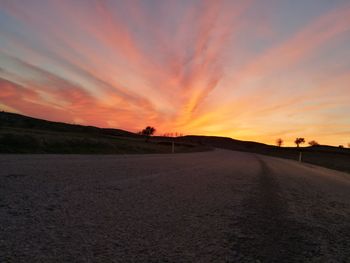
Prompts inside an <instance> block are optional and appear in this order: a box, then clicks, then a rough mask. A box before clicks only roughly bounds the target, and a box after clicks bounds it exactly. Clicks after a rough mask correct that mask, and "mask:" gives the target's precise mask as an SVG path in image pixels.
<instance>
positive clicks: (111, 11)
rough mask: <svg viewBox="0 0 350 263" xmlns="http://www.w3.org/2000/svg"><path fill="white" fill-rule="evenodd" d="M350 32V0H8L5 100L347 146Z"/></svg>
mask: <svg viewBox="0 0 350 263" xmlns="http://www.w3.org/2000/svg"><path fill="white" fill-rule="evenodd" d="M349 43H350V3H349V1H347V0H334V1H326V0H309V1H304V0H282V1H276V0H267V1H253V0H252V1H238V0H237V1H234V0H226V1H225V0H221V1H220V0H219V1H212V0H207V1H205V0H193V1H189V0H165V1H163V0H130V1H124V0H120V1H111V0H110V1H108V0H76V1H69V0H48V1H42V0H27V1H22V0H2V1H0V109H3V110H6V111H11V112H18V113H22V114H25V115H29V116H33V117H38V118H44V119H49V120H54V121H64V122H69V123H80V124H86V125H95V126H102V127H114V128H121V129H125V130H130V131H138V130H140V129H142V128H144V127H145V126H147V125H152V126H154V127H156V128H157V133H158V134H163V133H169V132H174V133H175V132H177V133H182V134H201V135H217V136H228V137H233V138H236V139H241V140H251V141H259V142H264V143H269V144H275V141H276V139H277V138H282V139H284V140H285V144H286V145H292V144H293V141H294V139H295V138H296V137H305V138H306V140H307V141H309V140H316V141H318V142H319V143H321V144H328V145H339V144H343V145H346V144H347V143H349V142H350V45H349Z"/></svg>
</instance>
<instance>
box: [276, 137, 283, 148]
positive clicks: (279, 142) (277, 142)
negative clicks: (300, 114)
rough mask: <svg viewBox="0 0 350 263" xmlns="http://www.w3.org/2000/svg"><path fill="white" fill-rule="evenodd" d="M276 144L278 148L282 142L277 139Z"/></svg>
mask: <svg viewBox="0 0 350 263" xmlns="http://www.w3.org/2000/svg"><path fill="white" fill-rule="evenodd" d="M276 144H277V146H278V147H281V146H282V145H283V140H282V139H281V138H278V139H277V140H276Z"/></svg>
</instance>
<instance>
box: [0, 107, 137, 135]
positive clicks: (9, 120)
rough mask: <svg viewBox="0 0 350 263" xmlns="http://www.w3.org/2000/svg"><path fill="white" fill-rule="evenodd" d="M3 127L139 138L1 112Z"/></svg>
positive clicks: (111, 131) (95, 128)
mask: <svg viewBox="0 0 350 263" xmlns="http://www.w3.org/2000/svg"><path fill="white" fill-rule="evenodd" d="M1 126H2V127H11V128H21V129H33V130H45V131H55V132H73V133H90V134H96V135H97V134H101V135H112V136H125V137H138V135H137V134H135V133H132V132H129V131H125V130H121V129H111V128H98V127H95V126H84V125H79V124H69V123H63V122H55V121H48V120H43V119H38V118H33V117H29V116H25V115H21V114H17V113H11V112H0V127H1Z"/></svg>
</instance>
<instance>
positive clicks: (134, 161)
mask: <svg viewBox="0 0 350 263" xmlns="http://www.w3.org/2000/svg"><path fill="white" fill-rule="evenodd" d="M0 168H1V169H0V262H350V245H349V241H350V175H349V174H345V173H341V172H336V171H333V170H329V169H325V168H321V167H317V166H313V165H309V164H299V163H297V162H294V161H290V160H283V159H278V158H272V157H266V156H261V155H256V154H251V153H242V152H234V151H225V150H215V151H213V152H203V153H191V154H175V155H125V156H115V155H107V156H106V155H98V156H96V155H95V156H94V155H0Z"/></svg>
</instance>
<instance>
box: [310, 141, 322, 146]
mask: <svg viewBox="0 0 350 263" xmlns="http://www.w3.org/2000/svg"><path fill="white" fill-rule="evenodd" d="M309 145H310V146H312V147H314V146H319V145H320V144H319V143H318V142H316V141H315V140H312V141H309Z"/></svg>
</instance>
